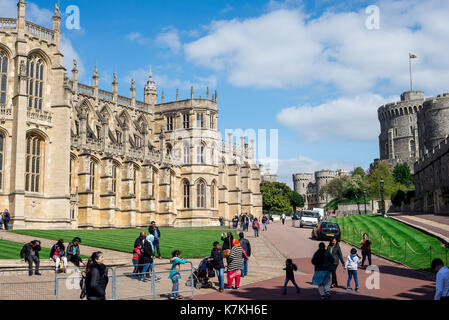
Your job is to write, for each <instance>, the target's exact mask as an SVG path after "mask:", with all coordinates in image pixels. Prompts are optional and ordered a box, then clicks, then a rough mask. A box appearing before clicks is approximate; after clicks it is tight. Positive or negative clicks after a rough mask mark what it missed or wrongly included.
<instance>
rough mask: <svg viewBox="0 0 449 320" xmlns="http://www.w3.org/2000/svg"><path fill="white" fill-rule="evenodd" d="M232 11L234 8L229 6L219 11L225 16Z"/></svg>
mask: <svg viewBox="0 0 449 320" xmlns="http://www.w3.org/2000/svg"><path fill="white" fill-rule="evenodd" d="M232 10H234V7H233V6H231V5H230V4H227V5H226V7H224V8H223V9H221V10H220V14H225V13H228V12H230V11H232Z"/></svg>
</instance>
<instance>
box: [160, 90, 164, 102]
mask: <svg viewBox="0 0 449 320" xmlns="http://www.w3.org/2000/svg"><path fill="white" fill-rule="evenodd" d="M161 100H162V103H164V91H162V95H161Z"/></svg>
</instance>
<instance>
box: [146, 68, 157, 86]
mask: <svg viewBox="0 0 449 320" xmlns="http://www.w3.org/2000/svg"><path fill="white" fill-rule="evenodd" d="M145 87H147V88H156V82H154V80H153V73H152V72H151V65H150V73H149V77H148V81H147V84H146V85H145Z"/></svg>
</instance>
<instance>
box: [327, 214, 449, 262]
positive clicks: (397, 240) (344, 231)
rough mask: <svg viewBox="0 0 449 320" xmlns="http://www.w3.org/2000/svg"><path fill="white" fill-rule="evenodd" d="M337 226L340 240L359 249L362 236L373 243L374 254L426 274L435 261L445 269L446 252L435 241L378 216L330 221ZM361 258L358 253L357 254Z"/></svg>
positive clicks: (360, 216) (407, 227)
mask: <svg viewBox="0 0 449 320" xmlns="http://www.w3.org/2000/svg"><path fill="white" fill-rule="evenodd" d="M331 220H333V221H336V222H338V224H339V225H340V229H341V236H342V240H344V241H346V242H349V243H351V244H354V245H356V246H360V240H361V239H362V234H363V233H368V235H369V238H370V240H371V241H372V245H371V250H372V252H373V253H375V254H378V255H381V256H384V257H386V258H389V259H392V260H395V261H398V262H401V263H403V264H406V265H408V266H410V267H412V268H415V269H424V270H429V268H430V262H431V261H432V259H434V258H437V257H438V258H441V259H442V260H443V262H445V264H446V265H447V262H448V261H447V259H448V253H447V251H448V250H447V249H445V248H443V247H442V243H441V242H440V241H439V240H438V239H437V238H435V237H432V236H429V235H427V234H425V233H423V232H421V231H419V230H416V229H414V228H412V227H409V226H407V225H405V224H403V223H400V222H398V221H396V220H393V219H389V218H383V217H382V216H380V215H376V214H369V215H356V216H350V217H343V218H335V219H331ZM359 254H360V253H359Z"/></svg>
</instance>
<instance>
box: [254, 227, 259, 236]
mask: <svg viewBox="0 0 449 320" xmlns="http://www.w3.org/2000/svg"><path fill="white" fill-rule="evenodd" d="M254 236H255V237H258V236H259V229H257V228H255V229H254Z"/></svg>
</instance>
